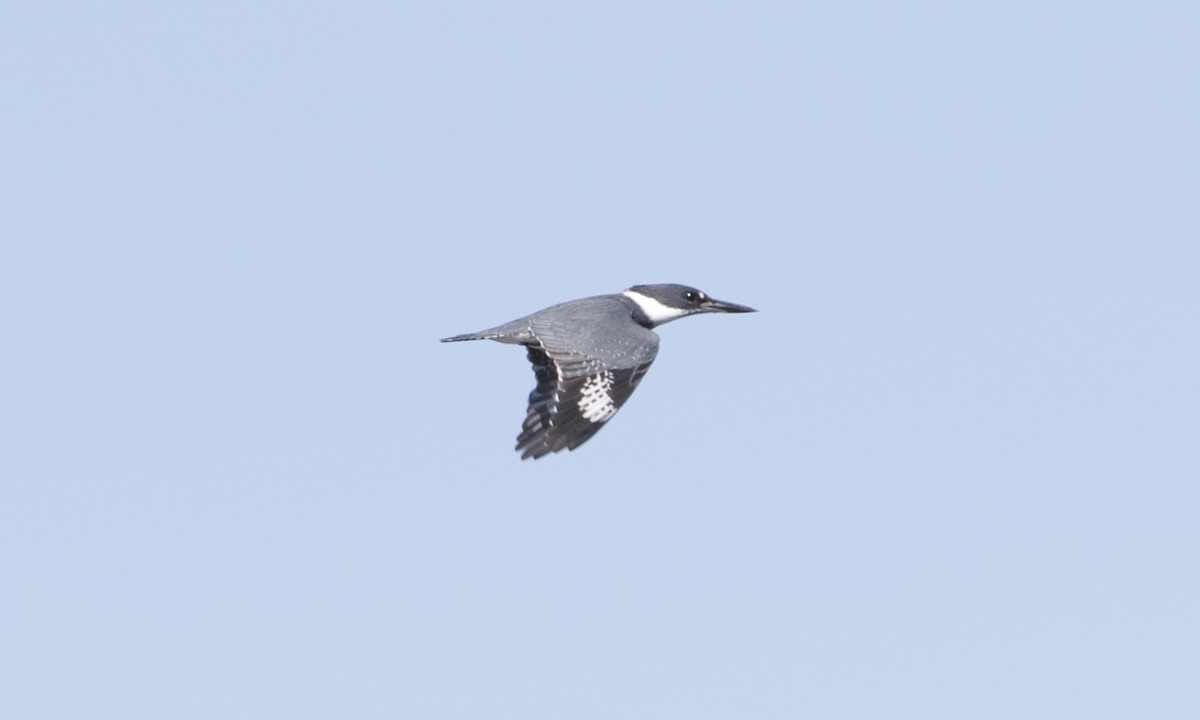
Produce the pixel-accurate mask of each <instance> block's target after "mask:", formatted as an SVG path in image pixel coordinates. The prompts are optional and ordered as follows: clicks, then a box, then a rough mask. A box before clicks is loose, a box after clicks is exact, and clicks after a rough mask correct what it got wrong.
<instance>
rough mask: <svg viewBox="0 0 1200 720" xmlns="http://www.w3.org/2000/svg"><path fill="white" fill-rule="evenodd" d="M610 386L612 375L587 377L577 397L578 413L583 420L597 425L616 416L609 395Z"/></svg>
mask: <svg viewBox="0 0 1200 720" xmlns="http://www.w3.org/2000/svg"><path fill="white" fill-rule="evenodd" d="M612 385H613V375H612V373H610V372H608V371H604V372H601V373H598V374H596V375H591V376H589V377H588V379H587V381H586V382H584V383H583V390H582V394H581V395H580V396H579V412H580V413H582V414H583V417H584V418H586V419H588V420H590V421H592V422H594V423H599V422H604V421H605V420H608V419H609V418H610V417H612V416H613V415H615V414H616V412H617V406H616V404H614V403H613V400H612V396H611V395H610V394H609V391H611V390H612Z"/></svg>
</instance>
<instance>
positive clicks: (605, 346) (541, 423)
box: [517, 307, 658, 459]
mask: <svg viewBox="0 0 1200 720" xmlns="http://www.w3.org/2000/svg"><path fill="white" fill-rule="evenodd" d="M621 311H623V312H624V313H625V315H624V322H617V323H609V324H603V325H598V324H596V323H595V320H596V318H595V316H594V315H591V316H589V318H588V319H589V320H590V321H591V322H589V323H587V324H586V325H581V324H580V323H573V322H568V321H564V320H563V318H561V317H560V318H557V319H556V321H555V322H554V323H540V324H539V323H538V322H537V321H536V319H535V321H534V323H533V332H534V335H535V336H536V337H537V342H536V344H535V343H530V344H529V345H528V350H529V362H531V363H532V364H533V374H534V376H535V377H536V378H537V387H535V388H534V389H533V392H531V393H529V410H528V413H527V415H526V417H525V425H524V427H523V428H522V430H521V434H520V435H519V436H518V437H517V450H519V451H521V453H522V454H521V457H522V459H525V458H539V457H542V456H543V455H546V454H548V453H552V452H558V451H560V450H564V449H566V450H574V449H575V448H577V447H579V446H580V445H582V444H583V443H584V442H586V441H587V440H588V438H590V437H592V436H593V435H595V434H596V432H597V431H599V430H600V428H601V427H603V426H604V423H606V422H608V420H609V419H610V418H612V416H613V415H614V414H616V412H617V410H618V409H620V407H621V406H622V405H623V404H625V401H626V400H628V399H629V396H630V395H632V394H633V390H634V388H636V387H637V386H638V383H639V382H641V380H642V376H643V375H645V374H646V371H647V370H649V369H650V364H651V363H653V362H654V358H655V356H656V355H657V354H658V336H657V335H655V334H654V333H653V332H651V331H650V330H647V329H646V328H643V327H641V326H639V325H636V324H634V323H632V322H630V321H629V316H628V309H627V308H623V307H621V308H618V309H617V312H621ZM593 327H599V328H602V329H603V333H602V334H600V331H598V330H589V328H593ZM613 328H619V329H618V330H613ZM579 347H586V348H591V351H590V352H588V353H581V352H580V351H578V350H577V349H573V348H579Z"/></svg>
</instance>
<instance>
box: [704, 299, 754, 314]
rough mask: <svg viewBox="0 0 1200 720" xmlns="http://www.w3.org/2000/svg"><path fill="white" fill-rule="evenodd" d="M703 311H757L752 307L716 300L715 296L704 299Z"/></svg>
mask: <svg viewBox="0 0 1200 720" xmlns="http://www.w3.org/2000/svg"><path fill="white" fill-rule="evenodd" d="M704 312H720V313H747V312H758V311H757V310H755V309H754V308H752V307H747V306H745V305H738V304H737V303H731V302H725V301H724V300H717V299H715V298H709V299H708V300H706V301H704Z"/></svg>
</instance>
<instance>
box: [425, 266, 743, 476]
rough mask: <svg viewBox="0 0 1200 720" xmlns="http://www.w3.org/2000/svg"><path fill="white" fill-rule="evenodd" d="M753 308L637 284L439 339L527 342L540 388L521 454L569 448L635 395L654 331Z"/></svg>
mask: <svg viewBox="0 0 1200 720" xmlns="http://www.w3.org/2000/svg"><path fill="white" fill-rule="evenodd" d="M714 312H716V313H744V312H755V310H754V308H749V307H746V306H745V305H738V304H736V303H731V302H723V301H721V300H716V299H713V298H710V297H709V296H708V295H705V294H704V293H702V292H700V291H699V290H697V289H696V288H692V287H688V286H686V285H634V286H633V287H631V288H629V289H628V290H626V291H625V292H623V293H620V294H616V295H597V296H595V297H589V298H583V299H580V300H571V301H570V302H565V303H561V304H559V305H554V306H552V307H548V308H546V309H545V310H539V311H538V312H535V313H533V314H532V315H526V316H525V317H523V318H520V319H517V320H513V321H512V322H507V323H504V324H503V325H498V326H496V327H494V328H491V329H489V330H480V331H479V332H474V333H466V334H465V335H455V336H454V337H448V338H443V339H442V342H459V341H461V340H495V341H496V342H502V343H510V344H513V345H524V346H525V347H526V348H527V351H528V354H529V362H531V363H533V374H534V376H535V377H536V378H537V387H535V388H534V389H533V392H531V393H529V409H528V411H527V414H526V416H525V425H524V427H523V428H522V430H521V434H520V435H518V436H517V447H516V449H517V450H518V451H520V452H521V459H522V460H526V459H528V458H540V457H542V456H543V455H546V454H548V453H552V452H559V451H560V450H563V449H566V450H574V449H575V448H577V447H579V446H580V445H582V444H583V443H585V442H587V440H588V439H589V438H590V437H592V436H593V435H595V434H596V432H597V431H599V430H600V428H601V427H603V426H604V423H606V422H608V420H609V419H611V418H612V416H613V415H614V414H616V412H617V410H618V409H619V408H620V407H621V405H623V404H624V403H625V401H626V400H628V399H629V396H630V395H631V394H633V390H634V388H636V387H637V386H638V383H640V382H641V381H642V376H643V375H645V374H646V371H647V370H649V369H650V363H652V362H654V357H655V356H656V355H657V354H658V335H656V334H655V333H654V332H653V331H652V330H651V328H655V327H658V326H659V325H662V324H663V323H666V322H670V321H672V320H676V319H678V318H681V317H687V316H688V315H699V314H700V313H714Z"/></svg>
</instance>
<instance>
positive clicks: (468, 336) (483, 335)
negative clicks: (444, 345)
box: [442, 332, 492, 342]
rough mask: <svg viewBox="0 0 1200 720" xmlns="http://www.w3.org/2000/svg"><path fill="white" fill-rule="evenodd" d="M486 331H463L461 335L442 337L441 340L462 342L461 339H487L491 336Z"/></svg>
mask: <svg viewBox="0 0 1200 720" xmlns="http://www.w3.org/2000/svg"><path fill="white" fill-rule="evenodd" d="M491 337H492V336H491V335H488V334H487V333H486V332H473V333H464V334H463V335H455V336H453V337H448V338H442V342H462V341H463V340H487V339H489V338H491Z"/></svg>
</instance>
